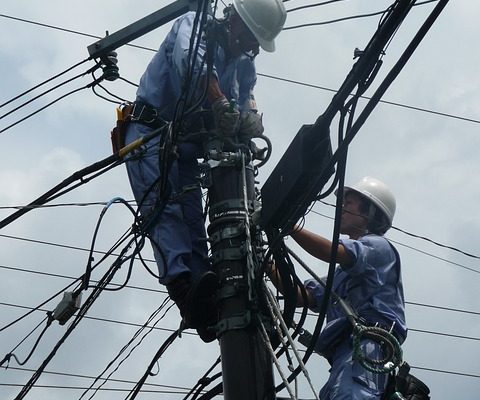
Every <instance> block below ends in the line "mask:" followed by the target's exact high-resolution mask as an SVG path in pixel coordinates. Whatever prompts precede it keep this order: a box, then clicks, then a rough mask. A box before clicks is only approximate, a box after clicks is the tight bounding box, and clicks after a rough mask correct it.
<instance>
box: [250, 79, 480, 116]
mask: <svg viewBox="0 0 480 400" xmlns="http://www.w3.org/2000/svg"><path fill="white" fill-rule="evenodd" d="M257 75H259V76H263V77H264V78H269V79H275V80H278V81H282V82H286V83H292V84H295V85H300V86H305V87H310V88H313V89H320V90H325V91H328V92H332V93H337V91H336V90H335V89H331V88H327V87H324V86H319V85H316V84H313V83H307V82H301V81H298V80H294V79H287V78H282V77H279V76H274V75H270V74H264V73H260V72H258V73H257ZM359 97H360V98H361V99H364V100H371V97H368V96H359ZM379 103H383V104H388V105H391V106H396V107H402V108H407V109H410V110H415V111H420V112H424V113H428V114H433V115H438V116H441V117H447V118H454V119H458V120H460V121H465V122H472V123H474V124H480V120H479V119H474V118H467V117H461V116H458V115H454V114H448V113H444V112H440V111H433V110H429V109H427V108H422V107H415V106H410V105H407V104H402V103H396V102H393V101H387V100H380V101H379Z"/></svg>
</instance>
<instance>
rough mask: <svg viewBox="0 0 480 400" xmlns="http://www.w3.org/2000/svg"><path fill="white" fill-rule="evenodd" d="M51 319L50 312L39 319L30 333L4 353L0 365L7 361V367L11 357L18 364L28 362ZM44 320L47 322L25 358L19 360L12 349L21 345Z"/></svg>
mask: <svg viewBox="0 0 480 400" xmlns="http://www.w3.org/2000/svg"><path fill="white" fill-rule="evenodd" d="M52 321H53V319H52V316H51V313H47V316H46V317H45V318H44V319H43V320H42V321H40V323H39V324H38V325H37V326H35V328H33V329H32V331H30V333H29V334H28V335H27V336H25V337H24V338H23V339H22V340H21V341H20V343H18V344H17V345H16V346H15V347H14V348H13V349H12V350H11V351H9V352H8V353H7V354H6V355H5V357H4V358H3V360H2V361H1V362H0V367H2V366H3V364H4V363H7V368H8V366H9V363H10V359H11V358H12V357H13V358H14V359H15V361H16V362H17V364H18V365H25V364H26V363H27V362H28V360H29V359H30V357H31V356H32V355H33V353H34V352H35V350H36V348H37V346H38V344H39V343H40V339H41V338H42V337H43V335H44V334H45V332H46V331H47V329H48V328H49V327H50V325H51V323H52ZM44 322H47V324H46V326H45V327H44V328H43V331H42V332H41V333H40V335H39V336H38V338H37V340H36V341H35V344H34V345H33V347H32V349H31V350H30V353H28V355H27V356H26V357H25V359H24V360H23V361H20V360H19V359H18V357H17V356H16V355H15V353H14V351H15V350H16V349H18V348H19V347H20V346H21V345H22V343H24V342H25V340H27V339H28V338H29V337H30V336H31V335H32V334H33V333H34V332H35V331H36V330H37V329H38V328H39V327H40V325H42V324H43V323H44Z"/></svg>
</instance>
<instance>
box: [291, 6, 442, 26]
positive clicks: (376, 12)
mask: <svg viewBox="0 0 480 400" xmlns="http://www.w3.org/2000/svg"><path fill="white" fill-rule="evenodd" d="M437 1H439V0H426V1H423V2H419V3H416V4H414V6H420V5H424V4H428V3H432V2H437ZM318 5H323V4H322V3H320V4H318ZM313 6H314V5H311V6H310V7H313ZM305 7H309V6H305ZM305 7H303V8H305ZM389 9H390V7H389V8H387V9H385V10H383V11H375V12H372V13H367V14H360V15H352V16H350V17H343V18H337V19H332V20H330V21H322V22H311V23H307V24H300V25H293V26H287V27H284V28H283V29H282V31H288V30H293V29H299V28H306V27H310V26H320V25H330V24H334V23H337V22H343V21H349V20H352V19H359V18H367V17H375V16H377V15H383V14H385V13H386V12H387V11H388V10H389ZM289 11H292V10H289Z"/></svg>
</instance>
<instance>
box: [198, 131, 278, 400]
mask: <svg viewBox="0 0 480 400" xmlns="http://www.w3.org/2000/svg"><path fill="white" fill-rule="evenodd" d="M232 139H233V138H232ZM227 143H228V144H227ZM222 144H223V146H221V147H218V146H217V147H216V148H213V149H210V150H209V152H208V155H207V163H208V166H209V168H208V170H207V171H208V172H207V176H208V177H209V179H208V180H209V186H208V192H209V202H210V211H209V218H210V225H209V227H208V234H209V238H210V244H211V249H212V263H213V267H214V270H215V271H216V273H217V274H218V277H219V280H220V289H219V290H218V296H217V298H218V308H219V315H220V317H219V322H218V324H217V326H216V330H217V336H218V337H219V341H220V351H221V359H222V374H223V393H224V398H225V399H227V400H245V399H249V400H261V399H262V400H263V399H275V390H274V381H273V371H272V359H271V356H270V353H269V352H268V351H267V346H266V345H265V343H264V339H263V338H262V335H261V334H260V330H259V320H260V318H262V316H261V311H260V307H259V302H260V299H261V297H262V291H261V290H260V289H259V288H260V287H261V286H260V285H259V284H258V279H261V275H259V274H258V269H259V265H256V264H255V263H254V261H253V259H254V251H256V249H255V248H254V247H253V246H252V243H253V241H252V237H251V235H252V229H251V228H252V227H251V220H250V218H251V215H252V212H253V211H254V202H255V187H254V184H255V178H254V168H253V165H252V161H251V159H252V153H251V152H250V150H249V149H248V147H247V146H245V144H243V145H241V144H240V143H238V142H237V141H236V140H235V139H233V140H228V141H224V142H223V143H222ZM260 274H261V273H260ZM257 289H258V290H257Z"/></svg>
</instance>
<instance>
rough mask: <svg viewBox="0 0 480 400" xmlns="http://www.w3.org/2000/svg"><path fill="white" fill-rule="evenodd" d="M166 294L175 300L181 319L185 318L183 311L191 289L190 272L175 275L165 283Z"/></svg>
mask: <svg viewBox="0 0 480 400" xmlns="http://www.w3.org/2000/svg"><path fill="white" fill-rule="evenodd" d="M166 286H167V291H168V295H169V296H170V298H171V299H172V300H173V301H174V302H175V304H176V305H177V307H178V309H179V310H180V315H181V316H182V319H184V318H185V311H186V307H187V296H188V293H189V292H190V289H191V286H192V285H191V282H190V274H189V273H183V274H181V275H179V276H177V277H176V278H175V279H174V280H173V281H172V282H170V283H169V284H167V285H166Z"/></svg>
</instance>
